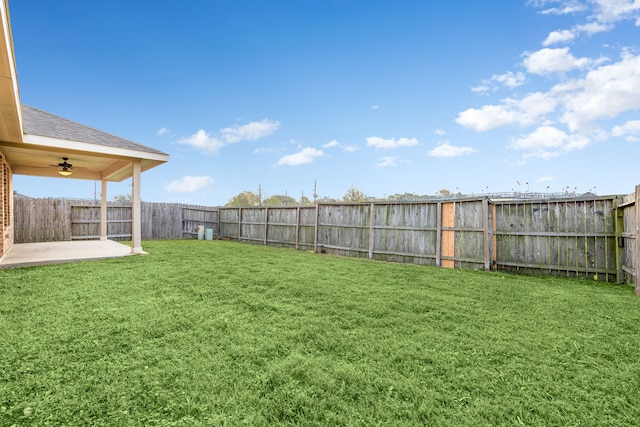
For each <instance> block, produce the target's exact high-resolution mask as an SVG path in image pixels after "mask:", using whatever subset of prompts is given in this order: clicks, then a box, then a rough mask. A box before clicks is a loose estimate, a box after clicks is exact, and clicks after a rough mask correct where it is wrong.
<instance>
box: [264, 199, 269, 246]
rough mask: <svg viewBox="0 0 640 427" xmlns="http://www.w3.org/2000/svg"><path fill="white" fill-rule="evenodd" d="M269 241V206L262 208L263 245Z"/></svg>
mask: <svg viewBox="0 0 640 427" xmlns="http://www.w3.org/2000/svg"><path fill="white" fill-rule="evenodd" d="M268 242H269V207H268V206H267V207H265V208H264V245H265V246H267V243H268Z"/></svg>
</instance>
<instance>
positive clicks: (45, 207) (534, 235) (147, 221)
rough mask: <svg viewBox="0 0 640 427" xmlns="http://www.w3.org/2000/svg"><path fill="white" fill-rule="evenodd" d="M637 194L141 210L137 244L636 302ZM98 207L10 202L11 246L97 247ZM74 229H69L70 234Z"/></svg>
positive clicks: (117, 216)
mask: <svg viewBox="0 0 640 427" xmlns="http://www.w3.org/2000/svg"><path fill="white" fill-rule="evenodd" d="M639 200H640V186H638V187H636V190H635V192H634V193H633V194H629V195H627V196H602V197H598V196H593V195H583V196H579V197H572V198H566V199H561V198H550V199H544V200H543V199H539V200H533V199H508V200H491V199H490V198H488V197H476V198H452V199H436V200H433V199H429V200H417V201H376V202H371V203H319V204H317V205H315V206H297V207H291V206H287V207H240V208H237V207H233V208H232V207H219V208H218V207H206V206H193V205H181V204H172V203H166V204H165V203H145V202H143V203H142V238H143V239H145V240H149V239H156V240H157V239H180V238H193V237H194V236H195V235H196V234H197V226H199V225H204V226H205V227H206V228H212V229H213V232H214V234H216V235H221V236H225V237H228V238H235V239H238V240H240V241H246V242H253V243H259V244H264V245H272V246H285V247H291V248H296V249H302V250H313V251H315V252H323V253H331V254H337V255H344V256H354V257H362V258H371V259H377V260H383V261H393V262H404V263H415V264H421V265H434V266H441V267H449V268H474V269H485V270H489V269H495V270H506V271H515V272H522V273H527V274H538V275H563V276H568V277H580V278H590V279H595V280H599V281H607V282H625V283H634V284H635V286H636V291H637V292H638V293H639V294H640V274H638V273H637V270H638V268H639V267H638V266H639V265H640V262H639V261H638V257H639V256H640V239H638V238H636V236H637V235H638V233H639V231H638V230H639V229H638V226H639V224H640V209H637V205H638V204H639V203H640V202H639ZM128 209H130V207H129V205H128V204H123V203H116V202H111V203H109V208H108V218H107V224H108V228H109V229H108V232H109V235H110V236H111V237H113V238H115V239H127V238H129V237H130V233H131V223H130V218H131V216H130V210H128ZM99 218H100V216H99V206H98V205H97V204H96V203H95V202H93V201H89V202H82V203H79V202H78V201H69V200H60V199H20V198H18V199H16V201H15V236H16V237H15V241H16V243H23V242H39V241H53V240H71V239H77V238H95V237H96V236H97V235H99V221H98V220H99ZM74 227H75V228H74Z"/></svg>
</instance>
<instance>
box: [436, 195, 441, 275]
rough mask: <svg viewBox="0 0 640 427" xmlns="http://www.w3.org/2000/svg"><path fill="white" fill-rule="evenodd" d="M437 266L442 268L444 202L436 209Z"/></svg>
mask: <svg viewBox="0 0 640 427" xmlns="http://www.w3.org/2000/svg"><path fill="white" fill-rule="evenodd" d="M436 266H437V267H442V202H438V205H437V207H436Z"/></svg>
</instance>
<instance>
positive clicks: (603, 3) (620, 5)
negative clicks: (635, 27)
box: [592, 0, 640, 23]
mask: <svg viewBox="0 0 640 427" xmlns="http://www.w3.org/2000/svg"><path fill="white" fill-rule="evenodd" d="M592 1H593V2H594V3H595V4H596V10H597V13H596V16H595V18H596V20H597V21H598V22H603V23H607V22H616V21H620V20H623V19H627V18H630V19H634V15H635V17H637V15H638V12H640V1H638V0H592Z"/></svg>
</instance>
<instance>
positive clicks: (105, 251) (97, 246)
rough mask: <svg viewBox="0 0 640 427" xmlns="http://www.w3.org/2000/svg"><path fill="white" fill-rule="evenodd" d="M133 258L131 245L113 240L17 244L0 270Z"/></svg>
mask: <svg viewBox="0 0 640 427" xmlns="http://www.w3.org/2000/svg"><path fill="white" fill-rule="evenodd" d="M129 255H133V254H132V253H131V246H127V245H123V244H121V243H118V242H114V241H113V240H83V241H75V242H45V243H17V244H14V245H13V248H12V249H11V251H9V253H8V254H6V255H5V256H4V257H3V258H2V259H0V269H8V268H18V267H34V266H40V265H50V264H62V263H67V262H76V261H92V260H98V259H105V258H119V257H123V256H129Z"/></svg>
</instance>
